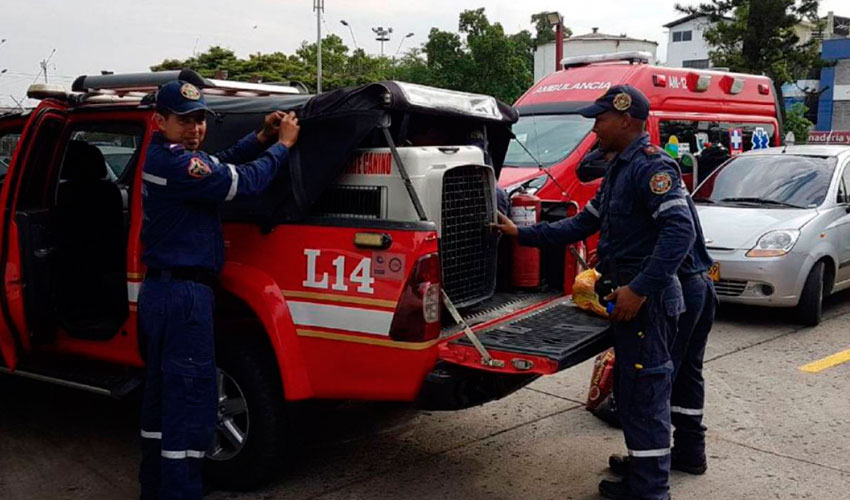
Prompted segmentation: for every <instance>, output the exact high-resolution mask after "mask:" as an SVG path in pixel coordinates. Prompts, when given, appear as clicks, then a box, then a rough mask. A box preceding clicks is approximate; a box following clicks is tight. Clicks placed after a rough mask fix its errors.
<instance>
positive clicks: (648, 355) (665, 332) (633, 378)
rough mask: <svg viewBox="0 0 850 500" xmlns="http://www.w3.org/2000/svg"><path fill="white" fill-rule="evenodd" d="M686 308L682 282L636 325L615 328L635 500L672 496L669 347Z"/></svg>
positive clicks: (658, 297) (649, 305) (617, 380)
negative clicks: (679, 318) (680, 286)
mask: <svg viewBox="0 0 850 500" xmlns="http://www.w3.org/2000/svg"><path fill="white" fill-rule="evenodd" d="M683 307H684V304H683V302H682V296H681V290H680V289H679V284H678V282H677V283H675V285H671V286H670V287H668V288H667V289H665V290H664V291H662V292H658V293H653V294H651V295H649V296H648V297H647V300H646V302H645V303H644V305H643V307H641V310H640V313H639V314H638V316H637V317H636V318H635V319H634V320H632V321H629V322H622V323H613V330H614V352H615V354H616V357H615V358H614V359H615V361H614V397H615V399H616V401H617V407H618V412H619V416H620V421H621V423H622V425H623V434H624V435H625V438H626V447H627V448H628V450H629V456H630V457H631V465H630V467H629V475H628V477H627V478H626V481H627V482H628V484H629V490H630V492H631V494H632V495H633V497H634V498H635V499H640V500H644V499H651V500H664V499H667V498H668V497H669V474H670V393H671V390H672V374H673V362H672V361H671V359H670V353H669V344H670V342H671V341H672V339H673V338H674V337H675V335H676V323H677V320H678V316H679V314H680V313H681V311H682V309H683Z"/></svg>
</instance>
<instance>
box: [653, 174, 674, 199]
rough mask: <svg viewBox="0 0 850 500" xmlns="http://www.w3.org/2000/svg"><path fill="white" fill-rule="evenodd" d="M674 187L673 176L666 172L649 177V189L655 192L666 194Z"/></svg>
mask: <svg viewBox="0 0 850 500" xmlns="http://www.w3.org/2000/svg"><path fill="white" fill-rule="evenodd" d="M671 187H673V178H672V177H670V174H668V173H666V172H659V173H657V174H655V175H653V176H652V178H651V179H649V189H650V190H651V191H652V192H653V193H655V194H664V193H666V192H667V191H670V188H671Z"/></svg>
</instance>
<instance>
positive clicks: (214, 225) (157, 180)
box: [142, 132, 288, 272]
mask: <svg viewBox="0 0 850 500" xmlns="http://www.w3.org/2000/svg"><path fill="white" fill-rule="evenodd" d="M287 154H288V151H287V148H286V146H284V145H282V144H279V143H277V144H275V145H274V146H271V147H269V148H268V149H265V148H264V147H263V145H262V144H260V142H259V141H258V140H257V136H256V134H255V133H253V132H252V133H251V134H249V135H247V136H245V137H244V138H242V139H241V140H240V141H239V142H237V143H236V144H235V145H233V146H232V147H231V148H230V149H227V150H226V151H222V152H220V153H218V154H216V155H214V156H213V155H209V154H207V153H204V152H203V151H187V150H186V149H184V148H183V146H182V145H180V144H174V143H170V142H168V141H167V140H166V139H165V137H164V136H163V135H162V134H160V133H156V134H154V136H153V138H152V139H151V144H150V146H149V147H148V151H147V156H146V159H145V165H144V167H143V171H142V180H143V181H144V184H143V186H142V211H143V222H142V243H143V244H144V253H143V254H142V262H144V264H145V265H146V266H147V267H148V268H149V269H172V268H175V267H195V268H203V269H209V270H212V271H215V272H218V271H220V270H221V266H222V265H223V263H224V240H223V238H222V234H221V219H220V218H219V215H218V204H219V203H221V202H224V201H230V200H232V199H233V198H234V197H236V196H240V195H257V194H260V193H262V192H263V190H265V189H266V187H268V186H269V184H270V183H271V181H272V179H274V176H275V174H276V173H277V169H278V167H279V166H280V165H281V164H283V162H284V161H285V160H286V157H287ZM234 164H241V165H234Z"/></svg>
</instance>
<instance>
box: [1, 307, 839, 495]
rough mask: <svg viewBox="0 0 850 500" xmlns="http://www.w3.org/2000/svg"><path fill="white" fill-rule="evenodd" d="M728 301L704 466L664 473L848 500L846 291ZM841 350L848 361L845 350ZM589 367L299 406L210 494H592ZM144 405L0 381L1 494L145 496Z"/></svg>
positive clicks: (678, 490) (609, 440)
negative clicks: (817, 305) (140, 476)
mask: <svg viewBox="0 0 850 500" xmlns="http://www.w3.org/2000/svg"><path fill="white" fill-rule="evenodd" d="M791 319H792V318H791V316H790V314H789V313H788V312H785V311H779V310H771V309H753V308H743V307H729V306H721V310H720V315H719V319H718V322H717V323H716V325H715V328H714V331H713V332H712V335H711V337H710V340H709V346H708V350H707V354H706V360H707V361H706V370H705V376H706V379H707V405H706V424H707V425H708V427H709V431H708V457H709V470H708V473H707V474H706V475H705V476H700V477H695V476H688V475H685V474H681V473H675V472H674V473H673V474H672V476H671V485H672V496H673V498H675V499H676V500H683V499H693V500H696V499H724V500H727V499H766V498H769V499H806V498H811V499H818V500H830V499H834V500H843V499H847V498H850V487H848V485H850V432H848V431H850V398H848V397H847V393H848V388H850V362H847V363H840V361H841V359H843V358H842V357H840V356H839V357H838V358H831V360H830V361H827V362H824V363H821V364H819V365H814V366H815V369H814V370H813V371H814V373H811V372H807V371H803V370H801V367H803V366H806V365H809V364H810V363H812V362H814V361H817V360H821V359H824V358H827V357H829V356H830V355H834V354H836V353H839V352H842V351H846V350H848V349H850V293H842V294H839V295H838V296H835V297H832V298H830V299H828V301H827V304H826V306H825V319H824V321H823V323H822V324H821V325H820V326H818V327H815V328H803V327H800V326H797V325H795V324H794V323H793V322H792V321H791ZM845 357H846V356H845ZM590 370H591V362H587V363H584V364H582V365H580V366H577V367H574V368H572V369H569V370H566V371H564V372H562V373H560V374H558V375H555V376H551V377H546V378H542V379H540V380H538V381H536V382H534V383H533V384H531V385H530V386H528V387H526V388H524V389H522V390H520V391H518V392H517V393H515V394H513V395H511V396H509V397H507V398H505V399H503V400H501V401H497V402H493V403H489V404H487V405H484V406H480V407H477V408H472V409H469V410H464V411H458V412H422V411H417V410H415V409H412V408H410V407H409V406H407V405H401V404H375V403H333V404H330V403H327V404H326V403H321V404H309V405H302V406H300V407H299V409H298V413H299V415H300V417H299V419H298V421H299V428H300V429H302V432H300V433H299V435H300V436H302V438H303V439H302V442H300V443H298V444H297V449H298V451H297V452H296V453H294V454H293V455H294V456H293V458H292V460H290V461H289V462H281V464H280V470H279V473H278V474H277V476H276V477H275V478H274V480H273V481H272V482H271V483H270V484H269V485H267V486H266V487H265V488H263V489H260V490H257V491H253V492H248V493H245V492H228V491H214V492H212V493H210V495H208V497H207V498H209V499H211V500H225V499H228V500H231V499H233V500H235V499H245V500H248V499H251V500H261V499H262V500H267V499H281V500H284V499H286V500H289V499H292V500H295V499H299V500H302V499H303V500H306V499H322V500H325V499H327V500H330V499H387V498H403V499H405V500H416V499H420V498H421V499H442V498H445V499H454V498H464V499H487V500H493V499H511V500H515V499H525V498H534V499H562V500H567V499H575V500H579V499H581V500H584V499H595V498H598V495H597V493H596V491H597V484H598V482H599V480H601V479H603V478H605V477H607V476H608V470H607V469H606V463H607V457H608V455H609V454H611V453H622V452H623V450H624V445H623V439H622V434H621V433H620V431H619V430H617V429H613V428H611V427H608V426H607V425H606V424H604V423H603V422H601V421H599V420H597V419H596V418H595V417H593V416H592V415H591V414H590V413H588V412H587V411H585V410H584V408H583V406H582V402H583V401H584V399H585V396H586V391H587V386H588V380H589V376H590ZM137 414H138V402H137V401H133V400H130V401H114V400H110V399H106V398H103V397H100V396H95V395H91V394H86V393H81V392H77V391H73V390H70V389H64V388H61V387H55V386H50V385H45V384H41V383H37V382H32V381H26V380H21V379H17V378H12V377H8V376H4V377H0V499H3V500H41V499H44V500H60V499H61V500H77V499H79V500H83V499H85V500H107V499H109V500H114V499H125V498H126V499H131V498H136V497H137V495H138V488H137V484H136V470H137V465H138V458H139V456H138V448H137V446H138V441H137V435H138V430H137V429H138V428H137V421H138V418H137Z"/></svg>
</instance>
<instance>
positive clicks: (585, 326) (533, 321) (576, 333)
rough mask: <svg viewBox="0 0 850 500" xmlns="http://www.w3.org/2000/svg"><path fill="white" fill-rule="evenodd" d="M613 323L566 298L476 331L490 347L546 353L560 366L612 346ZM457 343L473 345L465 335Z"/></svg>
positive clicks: (535, 353) (517, 351)
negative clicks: (506, 321)
mask: <svg viewBox="0 0 850 500" xmlns="http://www.w3.org/2000/svg"><path fill="white" fill-rule="evenodd" d="M609 325H610V323H609V322H608V321H607V320H605V319H603V318H600V317H598V316H593V315H591V314H590V313H587V312H585V311H582V310H581V309H579V308H578V307H576V306H575V305H574V304H571V303H570V302H569V299H563V300H561V301H558V302H556V303H555V304H553V305H551V306H547V307H544V308H543V309H541V310H538V311H535V312H533V313H531V314H528V315H526V316H521V317H520V318H518V319H517V320H515V321H511V322H509V323H505V324H500V325H496V326H494V327H492V328H488V329H487V330H485V331H483V332H479V333H477V335H478V339H479V340H480V341H481V343H482V344H484V347H486V348H487V349H495V350H500V351H506V352H516V353H525V354H532V355H537V356H545V357H547V358H550V359H552V360H555V361H557V362H558V363H559V365H560V367H561V368H564V367H566V366H572V365H574V364H577V363H580V362H582V361H584V360H586V359H588V358H589V357H591V356H593V355H595V354H597V353H599V352H601V351H602V350H604V349H605V348H607V347H608V346H609V345H610V341H611V339H610V338H609V337H608V335H607V332H608V327H609ZM454 342H456V343H459V344H466V345H472V344H471V343H470V342H469V340H468V339H467V338H466V337H460V338H458V339H457V340H455V341H454Z"/></svg>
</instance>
